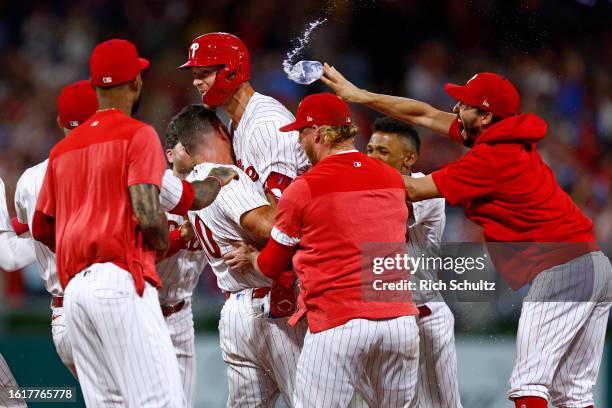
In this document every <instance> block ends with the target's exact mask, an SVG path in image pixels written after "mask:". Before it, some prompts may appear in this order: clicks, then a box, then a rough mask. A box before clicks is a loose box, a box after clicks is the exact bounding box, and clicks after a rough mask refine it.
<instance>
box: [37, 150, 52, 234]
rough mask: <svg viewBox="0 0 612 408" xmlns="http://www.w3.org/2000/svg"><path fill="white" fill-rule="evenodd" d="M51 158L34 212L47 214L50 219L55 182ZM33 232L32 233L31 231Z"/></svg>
mask: <svg viewBox="0 0 612 408" xmlns="http://www.w3.org/2000/svg"><path fill="white" fill-rule="evenodd" d="M54 163H55V162H54V161H53V158H52V157H50V158H49V163H48V164H47V171H46V172H45V177H44V179H43V183H42V186H41V187H40V192H39V193H38V199H37V200H36V209H35V210H36V211H40V212H41V213H43V214H47V215H48V216H50V217H55V180H54V177H53V166H54ZM32 232H33V231H32Z"/></svg>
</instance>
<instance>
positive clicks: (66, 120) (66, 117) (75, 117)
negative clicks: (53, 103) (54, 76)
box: [57, 81, 98, 129]
mask: <svg viewBox="0 0 612 408" xmlns="http://www.w3.org/2000/svg"><path fill="white" fill-rule="evenodd" d="M97 110H98V97H97V96H96V91H95V90H94V89H93V87H92V86H91V84H90V83H89V81H78V82H75V83H72V84H70V85H66V86H65V87H64V89H62V92H60V94H59V96H58V97H57V114H58V116H59V121H60V123H61V124H62V126H63V127H65V128H66V129H74V128H75V127H77V126H79V125H80V124H81V123H83V122H85V121H86V120H87V119H89V117H90V116H91V115H93V114H94V113H96V111H97Z"/></svg>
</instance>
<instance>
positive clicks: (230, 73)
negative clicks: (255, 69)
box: [177, 33, 251, 106]
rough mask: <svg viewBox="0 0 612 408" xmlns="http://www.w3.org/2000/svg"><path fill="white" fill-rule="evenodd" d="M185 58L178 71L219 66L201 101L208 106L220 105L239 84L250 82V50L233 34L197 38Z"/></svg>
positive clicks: (211, 34)
mask: <svg viewBox="0 0 612 408" xmlns="http://www.w3.org/2000/svg"><path fill="white" fill-rule="evenodd" d="M196 51H197V53H196ZM188 58H189V60H188V61H187V62H186V63H184V64H183V65H181V66H180V67H178V68H177V69H179V70H185V69H191V68H192V67H209V66H215V65H222V68H221V69H220V70H219V71H218V72H217V77H216V78H215V82H214V83H213V85H212V86H211V87H210V89H209V90H208V91H206V94H205V95H204V98H203V99H202V102H204V103H205V104H206V105H208V106H219V105H222V104H223V103H224V102H225V101H226V100H227V98H229V97H230V96H231V95H232V94H233V93H234V92H236V90H237V89H238V87H239V86H240V84H242V83H243V82H246V81H248V80H249V78H250V69H251V66H250V57H249V50H248V49H247V48H246V46H245V45H244V43H243V42H242V41H241V40H240V38H238V37H236V36H235V35H232V34H228V33H208V34H204V35H201V36H199V37H197V38H196V39H194V40H193V41H192V42H191V46H190V47H189V55H188Z"/></svg>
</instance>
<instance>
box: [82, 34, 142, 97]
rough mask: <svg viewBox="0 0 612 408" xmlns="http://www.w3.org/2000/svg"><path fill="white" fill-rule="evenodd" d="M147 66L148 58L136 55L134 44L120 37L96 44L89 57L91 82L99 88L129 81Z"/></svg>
mask: <svg viewBox="0 0 612 408" xmlns="http://www.w3.org/2000/svg"><path fill="white" fill-rule="evenodd" d="M148 66H149V60H147V59H144V58H140V57H138V51H136V46H135V45H134V44H132V43H131V42H129V41H127V40H120V39H113V40H108V41H104V42H103V43H100V44H98V45H97V46H96V48H94V50H93V52H92V53H91V57H90V58H89V67H90V69H91V83H92V85H94V86H99V87H101V88H109V87H111V86H115V85H121V84H123V83H125V82H128V81H131V80H133V79H134V78H136V76H138V73H139V72H140V71H142V70H143V69H145V68H147V67H148Z"/></svg>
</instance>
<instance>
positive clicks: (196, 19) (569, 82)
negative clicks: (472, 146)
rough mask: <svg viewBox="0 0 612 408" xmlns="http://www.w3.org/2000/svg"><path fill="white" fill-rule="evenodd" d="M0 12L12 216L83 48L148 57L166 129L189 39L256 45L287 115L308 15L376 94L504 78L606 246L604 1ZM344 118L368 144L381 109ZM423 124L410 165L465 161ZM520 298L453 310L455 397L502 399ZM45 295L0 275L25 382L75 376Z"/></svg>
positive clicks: (329, 55) (206, 280) (57, 381)
mask: <svg viewBox="0 0 612 408" xmlns="http://www.w3.org/2000/svg"><path fill="white" fill-rule="evenodd" d="M0 10H1V19H0V177H2V179H3V180H4V181H5V183H6V187H7V200H8V203H9V212H11V215H14V208H12V205H11V203H12V200H13V194H14V189H15V184H16V182H17V180H18V178H19V176H20V175H21V173H22V172H23V171H24V170H25V169H26V168H27V167H29V166H32V165H34V164H36V163H38V162H40V161H42V160H44V158H46V157H47V155H48V153H49V150H50V149H51V147H52V146H53V145H54V144H55V143H56V142H57V141H58V140H60V138H61V137H62V132H61V131H60V130H59V129H58V128H57V125H56V122H55V117H56V110H55V109H56V98H57V95H58V93H59V90H60V89H61V87H62V86H64V85H65V84H67V83H69V82H72V81H76V80H79V79H85V78H87V77H88V57H89V54H90V52H91V50H92V49H93V47H94V46H95V44H96V43H98V42H100V41H102V40H105V39H109V38H116V37H118V38H126V39H129V40H131V41H134V42H135V43H136V44H137V46H138V48H139V51H140V53H141V54H142V55H143V56H144V57H146V58H149V59H150V60H151V67H150V68H149V69H148V70H147V71H145V72H144V75H143V80H144V92H143V99H142V104H141V109H140V112H139V113H138V115H137V117H138V118H140V119H142V120H144V121H147V122H149V123H151V124H152V125H154V126H155V128H156V129H157V131H158V133H159V134H160V135H161V136H162V138H163V134H164V131H165V126H166V124H167V123H168V121H169V119H170V117H171V116H172V115H173V114H174V113H176V112H177V111H178V110H180V108H181V107H182V106H184V105H185V104H187V103H197V102H198V97H197V95H196V92H195V90H194V89H193V88H192V87H191V77H190V75H189V74H188V73H182V72H178V71H176V70H175V68H176V66H178V65H179V64H181V63H182V62H183V61H184V59H185V58H186V51H187V47H188V45H189V43H190V41H191V39H192V38H193V37H195V36H196V35H198V34H201V33H205V32H210V31H228V32H231V33H234V34H236V35H238V36H239V37H241V38H242V39H243V40H244V42H245V43H246V44H247V46H248V47H249V49H250V51H251V59H252V66H251V76H252V81H251V82H252V84H253V86H254V87H255V89H256V90H257V91H259V92H261V93H265V94H269V95H271V96H274V97H276V98H277V99H279V100H280V101H281V102H283V103H285V104H286V105H287V106H288V107H289V108H290V109H291V110H293V111H295V108H296V106H297V102H298V101H299V100H300V99H301V98H302V97H303V96H305V95H306V94H309V93H313V92H318V91H321V90H325V88H324V87H323V86H322V84H320V82H316V83H315V84H313V85H310V86H301V85H296V84H294V83H292V82H290V81H289V80H287V79H286V76H285V75H284V73H283V72H282V69H281V63H282V60H283V58H284V56H285V53H286V52H288V51H289V50H291V49H292V48H293V42H292V39H294V38H295V37H297V36H299V35H300V34H301V32H302V31H303V30H304V28H305V27H306V26H307V24H308V23H309V22H311V21H313V20H315V19H319V18H324V17H326V18H327V19H328V20H327V21H326V22H325V23H324V24H323V25H322V26H321V27H319V28H318V29H317V30H316V31H315V32H314V34H313V38H312V41H311V43H310V45H309V46H308V47H307V49H306V52H305V54H304V55H303V57H305V58H304V59H316V60H320V61H327V62H329V63H331V64H332V65H335V66H336V67H338V68H339V70H340V71H341V72H343V73H344V74H345V75H346V76H347V77H348V78H349V79H350V80H352V81H353V82H355V83H356V84H357V85H359V86H362V87H366V88H368V89H370V90H373V91H376V92H382V93H391V94H395V95H406V96H410V97H413V98H416V99H421V100H425V101H427V102H430V103H432V104H433V105H435V106H437V107H440V108H444V107H445V108H448V109H449V110H450V109H451V108H452V106H453V101H452V100H451V99H450V98H449V97H448V96H446V95H445V93H444V92H443V90H442V84H443V83H445V82H447V81H451V82H457V83H463V82H465V81H466V80H467V79H469V78H470V77H471V76H472V75H473V74H474V73H475V72H478V71H485V70H486V71H494V72H499V73H502V74H504V75H506V76H507V77H508V78H509V79H510V80H511V81H512V82H513V83H515V84H516V85H517V87H518V88H519V91H520V93H521V96H522V109H523V110H524V111H532V112H536V113H538V114H539V115H541V116H542V117H544V118H545V119H546V120H547V121H548V123H549V132H548V137H547V138H546V139H545V140H544V142H542V143H541V144H540V145H539V150H540V152H541V154H542V156H543V157H544V159H545V160H546V162H547V163H548V164H549V165H550V166H551V168H552V169H553V171H554V172H555V174H556V176H557V178H558V181H559V183H560V184H561V186H562V187H563V188H564V189H565V190H566V191H567V192H568V193H569V194H571V196H572V198H573V199H574V201H575V202H576V203H577V204H578V206H579V207H580V208H581V209H582V210H583V211H584V212H585V213H586V214H587V215H588V216H589V217H590V218H591V219H592V220H593V221H594V223H595V229H596V233H597V236H598V240H599V242H600V243H601V244H602V245H603V246H604V248H605V249H607V253H608V254H610V252H609V251H610V246H612V148H611V147H612V75H611V73H612V28H611V26H610V24H609V22H610V21H611V17H612V2H610V1H607V0H606V1H602V0H581V1H573V0H567V1H553V0H525V1H522V2H518V1H501V0H498V1H487V0H472V1H459V0H450V1H447V2H444V1H427V0H411V1H401V0H397V1H392V0H386V1H385V0H377V1H366V0H355V1H346V0H337V1H314V0H303V1H300V2H290V1H282V0H257V1H230V0H214V1H187V0H184V1H143V0H132V1H128V2H119V1H105V0H83V1H80V2H78V3H77V2H70V1H47V2H44V1H43V2H31V1H19V2H13V1H3V2H0ZM353 111H354V113H355V116H356V119H357V124H358V125H359V127H360V129H361V130H360V132H359V137H358V138H359V140H358V141H359V146H360V148H362V149H363V148H364V147H365V142H366V141H367V137H368V136H369V133H368V132H369V128H370V126H371V123H372V121H373V119H374V118H375V117H376V114H375V113H374V112H372V111H369V110H367V109H363V108H360V107H357V106H354V107H353ZM420 133H421V137H422V141H423V146H422V157H421V159H420V161H419V163H418V165H417V170H419V171H424V172H429V171H431V170H433V169H435V168H437V167H439V166H441V165H443V164H445V163H448V162H450V161H453V160H455V159H456V158H458V157H460V156H461V154H462V149H461V148H460V147H457V146H455V145H452V144H451V143H450V142H448V141H447V140H445V139H444V138H441V137H438V136H432V135H430V134H428V132H426V131H424V130H422V129H421V132H420ZM75 176H78V175H75ZM84 194H85V192H84ZM447 217H448V219H447V226H446V231H445V239H446V240H448V241H456V242H472V241H478V240H480V239H481V238H480V234H479V230H478V228H477V227H476V226H475V225H473V224H471V223H469V222H467V221H466V220H465V217H464V216H463V214H462V212H461V211H460V210H459V209H457V208H451V207H449V208H447ZM520 295H521V294H520V293H519V294H516V295H515V296H514V297H513V298H511V299H508V298H504V299H497V300H496V301H494V302H488V303H479V304H467V303H458V304H453V305H452V306H453V309H454V310H455V312H456V319H457V344H458V353H459V371H460V374H459V375H460V378H459V382H460V385H461V388H462V390H461V391H462V395H463V399H464V406H470V407H480V406H482V407H485V406H486V407H496V406H507V405H508V404H507V403H503V402H499V401H500V395H499V394H501V397H502V398H501V400H502V401H503V392H505V381H506V379H507V374H508V373H506V372H504V370H506V367H507V366H508V364H509V365H510V367H511V364H512V362H513V357H514V348H513V347H514V343H513V342H514V340H513V334H514V333H515V327H516V321H517V318H518V313H519V312H520V307H519V305H520ZM194 296H195V301H194V302H195V304H194V314H195V316H196V330H197V331H198V350H199V352H200V355H199V356H198V359H199V374H200V375H199V384H200V385H199V388H198V394H199V397H198V398H199V400H198V401H199V406H211V407H213V406H221V405H222V401H223V400H224V397H225V396H224V392H225V391H223V390H224V387H225V384H224V381H223V365H222V363H221V361H220V355H219V351H218V346H217V344H216V337H215V336H216V322H217V318H218V310H219V308H220V306H221V304H222V302H223V297H222V296H221V295H220V294H219V292H218V290H217V289H216V287H215V283H214V278H213V277H212V276H211V274H210V273H209V272H206V273H205V274H203V276H202V278H201V282H200V284H199V286H198V288H197V290H196V293H195V295H194ZM48 302H49V299H48V295H47V293H46V292H45V291H44V289H43V288H42V285H41V283H40V279H39V278H38V274H37V270H36V266H31V267H29V268H26V269H25V270H23V271H21V272H16V273H12V274H6V273H1V274H0V352H1V353H2V354H3V355H4V356H5V358H6V359H7V361H8V362H9V364H10V366H11V368H12V369H13V372H14V373H15V375H16V377H17V379H18V381H19V383H20V384H21V385H23V386H61V385H67V384H72V385H73V384H74V383H73V382H71V380H70V377H69V374H68V372H67V371H66V370H65V369H63V367H62V366H61V363H60V362H59V359H58V358H57V356H56V355H55V351H54V349H53V345H52V342H51V336H50V325H49V309H48ZM608 338H610V334H609V333H608ZM610 354H611V353H610V342H608V346H607V351H606V353H605V355H604V363H603V366H602V370H601V375H600V380H599V388H600V393H599V394H598V395H600V398H606V400H605V401H607V403H606V402H603V400H600V403H599V406H611V404H612V394H611V393H612V391H610V390H611V389H612V387H611V385H612V364H610ZM497 366H499V367H504V368H499V369H497V370H496V367H497ZM487 370H488V371H487ZM500 371H501V375H500V373H499V372H500ZM496 375H497V377H496ZM485 379H486V380H485ZM606 389H607V392H608V394H609V395H606V394H605V392H606ZM468 401H469V402H468ZM219 404H221V405H219ZM499 404H501V405H499ZM77 405H78V404H77ZM32 406H36V404H32ZM44 406H48V407H50V406H53V404H44ZM58 406H59V405H58ZM74 406H76V405H74Z"/></svg>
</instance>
